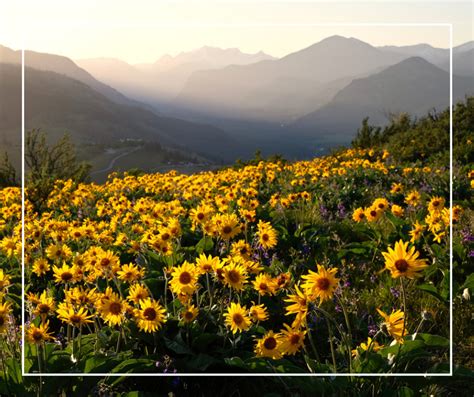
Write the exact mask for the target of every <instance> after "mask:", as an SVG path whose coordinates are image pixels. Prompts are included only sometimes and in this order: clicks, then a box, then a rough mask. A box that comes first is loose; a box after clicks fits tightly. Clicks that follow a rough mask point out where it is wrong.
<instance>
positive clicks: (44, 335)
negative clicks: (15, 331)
mask: <svg viewBox="0 0 474 397" xmlns="http://www.w3.org/2000/svg"><path fill="white" fill-rule="evenodd" d="M48 328H49V321H47V322H44V323H41V324H40V326H39V327H37V326H36V325H34V324H33V323H32V324H30V326H29V327H28V330H27V331H26V338H27V339H28V341H29V342H31V343H34V344H36V345H41V344H43V343H44V342H46V341H48V340H50V339H53V337H52V336H51V334H50V333H49V332H48V331H49V330H48Z"/></svg>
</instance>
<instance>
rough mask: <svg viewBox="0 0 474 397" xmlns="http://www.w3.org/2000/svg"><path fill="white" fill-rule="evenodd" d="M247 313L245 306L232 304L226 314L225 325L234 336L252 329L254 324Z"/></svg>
mask: <svg viewBox="0 0 474 397" xmlns="http://www.w3.org/2000/svg"><path fill="white" fill-rule="evenodd" d="M247 313H248V311H247V308H246V307H245V306H243V307H242V306H240V303H235V302H231V304H230V306H229V307H228V308H227V313H226V314H225V324H226V325H227V326H228V327H229V328H230V330H231V331H232V333H233V334H235V333H237V332H243V331H247V330H248V329H249V328H250V326H251V325H252V323H251V321H250V318H249V317H248V314H247Z"/></svg>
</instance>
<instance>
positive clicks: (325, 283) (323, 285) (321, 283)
mask: <svg viewBox="0 0 474 397" xmlns="http://www.w3.org/2000/svg"><path fill="white" fill-rule="evenodd" d="M317 285H318V289H320V290H323V291H326V290H327V289H328V288H329V286H330V285H331V283H330V282H329V280H328V279H327V278H326V277H322V278H319V279H318V281H317Z"/></svg>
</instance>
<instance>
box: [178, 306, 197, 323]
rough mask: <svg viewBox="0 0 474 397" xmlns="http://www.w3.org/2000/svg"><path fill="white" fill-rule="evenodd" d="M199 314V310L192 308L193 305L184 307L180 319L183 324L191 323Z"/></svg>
mask: <svg viewBox="0 0 474 397" xmlns="http://www.w3.org/2000/svg"><path fill="white" fill-rule="evenodd" d="M198 314H199V309H198V308H197V307H194V305H191V306H188V307H186V309H184V310H183V312H182V313H181V317H182V319H183V321H184V322H185V323H192V322H193V321H194V320H195V319H196V317H197V315H198Z"/></svg>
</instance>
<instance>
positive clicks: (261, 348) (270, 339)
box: [255, 331, 282, 360]
mask: <svg viewBox="0 0 474 397" xmlns="http://www.w3.org/2000/svg"><path fill="white" fill-rule="evenodd" d="M280 339H281V336H280V334H275V333H274V332H273V331H268V332H267V333H266V334H265V335H264V336H263V337H262V338H261V339H257V343H256V345H255V354H256V356H257V357H269V358H272V359H274V360H278V359H280V358H281V357H282V354H281V351H280V346H281V340H280Z"/></svg>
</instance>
